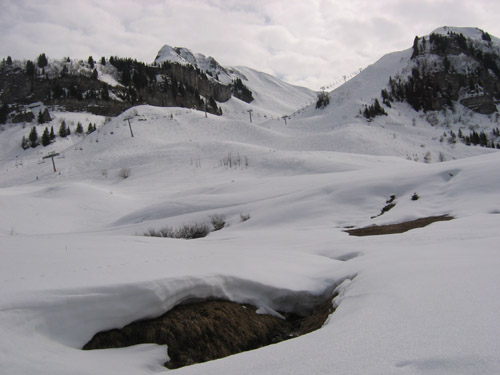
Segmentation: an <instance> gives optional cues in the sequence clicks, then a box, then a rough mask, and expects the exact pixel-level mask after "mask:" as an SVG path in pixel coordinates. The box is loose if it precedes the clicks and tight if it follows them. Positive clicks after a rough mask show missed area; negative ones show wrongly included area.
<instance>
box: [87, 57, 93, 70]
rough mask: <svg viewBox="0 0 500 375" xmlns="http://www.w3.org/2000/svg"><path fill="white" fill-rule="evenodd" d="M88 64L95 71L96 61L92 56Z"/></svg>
mask: <svg viewBox="0 0 500 375" xmlns="http://www.w3.org/2000/svg"><path fill="white" fill-rule="evenodd" d="M88 63H89V65H90V69H93V68H94V59H93V58H92V56H89V59H88Z"/></svg>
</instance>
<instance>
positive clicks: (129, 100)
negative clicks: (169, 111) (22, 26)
mask: <svg viewBox="0 0 500 375" xmlns="http://www.w3.org/2000/svg"><path fill="white" fill-rule="evenodd" d="M71 64H73V65H71ZM79 64H80V66H82V67H83V68H81V69H74V66H75V63H74V62H73V63H70V61H69V59H68V61H58V62H52V65H49V66H47V67H44V68H38V67H36V68H35V71H34V72H33V71H30V70H29V69H26V65H23V64H22V63H21V62H15V63H10V64H7V63H5V62H4V63H3V64H2V65H1V67H0V102H1V104H8V105H9V108H11V109H13V108H15V107H16V105H21V106H22V105H27V104H30V103H34V102H42V103H44V104H45V105H57V106H61V107H64V108H65V109H66V110H69V111H87V112H91V113H94V114H99V115H105V116H116V115H118V114H119V113H121V112H123V111H124V110H126V109H127V108H130V107H132V106H134V105H139V104H149V105H154V106H162V107H170V106H178V107H186V108H194V109H200V110H206V111H207V112H210V113H214V114H220V113H221V111H220V108H218V106H217V104H216V102H219V103H220V102H225V101H227V100H229V99H230V98H231V96H232V95H233V92H234V91H235V90H234V87H233V86H234V85H233V83H232V82H230V83H227V84H224V83H221V82H219V81H218V80H216V79H212V77H210V76H209V75H207V73H205V72H202V71H201V70H200V69H199V68H196V67H195V66H192V65H190V64H179V63H172V62H169V61H165V62H163V63H161V64H155V65H146V64H144V63H141V62H137V61H136V60H132V59H120V58H111V59H110V60H109V62H108V63H107V66H106V69H104V66H103V65H101V64H99V63H97V64H95V66H94V65H93V64H92V66H86V64H87V63H84V62H80V63H79ZM99 72H101V73H99ZM103 72H106V74H105V76H103V75H102V74H103ZM240 92H241V90H237V92H236V94H235V96H236V97H238V96H241V95H238V94H239V93H240ZM250 97H251V95H250ZM245 99H246V100H247V101H248V100H249V96H248V95H246V96H245ZM251 99H253V98H251ZM16 115H18V114H15V113H12V114H11V116H10V117H11V118H13V117H14V116H16Z"/></svg>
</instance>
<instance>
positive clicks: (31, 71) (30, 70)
mask: <svg viewBox="0 0 500 375" xmlns="http://www.w3.org/2000/svg"><path fill="white" fill-rule="evenodd" d="M26 75H27V76H28V77H34V76H35V64H33V61H31V60H28V61H26Z"/></svg>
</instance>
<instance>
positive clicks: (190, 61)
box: [154, 45, 244, 85]
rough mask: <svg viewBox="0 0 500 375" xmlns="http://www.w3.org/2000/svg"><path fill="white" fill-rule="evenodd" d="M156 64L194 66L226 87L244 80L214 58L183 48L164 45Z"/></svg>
mask: <svg viewBox="0 0 500 375" xmlns="http://www.w3.org/2000/svg"><path fill="white" fill-rule="evenodd" d="M154 62H155V64H157V65H160V64H162V63H164V62H169V63H177V64H181V65H192V66H193V67H195V68H198V69H200V70H201V71H202V72H203V73H205V74H207V75H208V76H210V77H212V78H214V79H216V80H217V81H219V82H221V83H222V84H226V85H227V84H230V83H232V82H233V81H234V80H235V79H237V78H240V79H242V78H243V79H244V77H243V76H242V74H241V73H239V72H238V71H237V70H235V69H229V70H227V69H225V68H224V67H223V66H221V65H220V64H219V63H218V62H217V61H216V60H215V59H214V58H213V57H211V56H208V57H207V56H205V55H203V54H201V53H194V52H191V50H189V49H187V48H183V47H171V46H169V45H164V46H163V47H162V48H161V49H160V51H158V54H157V56H156V58H155V61H154Z"/></svg>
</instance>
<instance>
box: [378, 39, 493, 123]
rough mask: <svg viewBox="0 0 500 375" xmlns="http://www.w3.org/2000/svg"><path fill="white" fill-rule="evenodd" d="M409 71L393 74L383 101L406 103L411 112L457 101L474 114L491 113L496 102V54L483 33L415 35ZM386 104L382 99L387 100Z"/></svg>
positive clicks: (452, 103) (436, 107)
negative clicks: (480, 35)
mask: <svg viewBox="0 0 500 375" xmlns="http://www.w3.org/2000/svg"><path fill="white" fill-rule="evenodd" d="M408 69H409V70H410V72H411V73H410V74H406V75H405V76H401V75H400V76H397V77H393V78H391V79H390V81H389V88H390V91H389V93H387V92H385V93H384V92H383V93H382V96H383V97H384V96H385V97H384V103H386V102H387V101H390V100H394V99H395V100H398V101H406V102H408V103H409V104H410V105H411V106H412V107H413V108H414V109H415V110H417V111H418V110H424V111H429V110H431V111H432V110H434V111H436V110H442V109H443V108H445V107H449V108H452V107H453V105H454V104H455V103H460V104H462V105H464V106H465V107H467V108H469V109H471V110H472V111H474V112H477V113H481V114H491V113H494V112H496V111H497V106H496V103H497V102H498V101H499V100H500V56H499V55H498V49H497V48H496V47H494V46H493V45H492V44H491V39H490V40H488V37H487V34H486V33H483V39H470V38H466V37H464V35H462V34H457V33H454V32H452V31H450V32H448V34H447V35H444V34H431V35H430V36H429V37H424V38H418V37H416V38H415V42H414V45H413V54H412V57H411V60H410V63H409V67H408ZM386 104H387V103H386Z"/></svg>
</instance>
